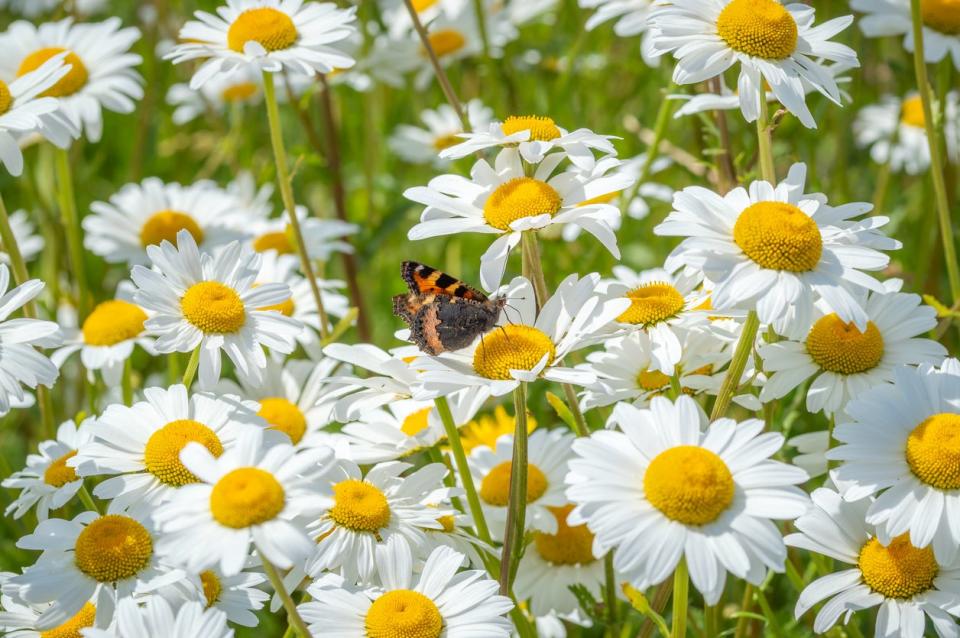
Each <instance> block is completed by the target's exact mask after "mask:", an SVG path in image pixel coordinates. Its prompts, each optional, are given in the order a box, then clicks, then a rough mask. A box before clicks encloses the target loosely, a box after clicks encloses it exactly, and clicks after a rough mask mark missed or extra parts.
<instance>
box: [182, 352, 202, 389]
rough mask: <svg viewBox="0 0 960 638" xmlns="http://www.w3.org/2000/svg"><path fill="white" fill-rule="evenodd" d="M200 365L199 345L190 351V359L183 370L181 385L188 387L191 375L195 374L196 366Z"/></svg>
mask: <svg viewBox="0 0 960 638" xmlns="http://www.w3.org/2000/svg"><path fill="white" fill-rule="evenodd" d="M199 365H200V346H197V347H196V348H194V349H193V352H191V353H190V361H188V362H187V369H186V370H184V372H183V385H185V386H187V390H189V389H190V385H191V384H192V383H193V377H195V376H196V374H197V367H198V366H199Z"/></svg>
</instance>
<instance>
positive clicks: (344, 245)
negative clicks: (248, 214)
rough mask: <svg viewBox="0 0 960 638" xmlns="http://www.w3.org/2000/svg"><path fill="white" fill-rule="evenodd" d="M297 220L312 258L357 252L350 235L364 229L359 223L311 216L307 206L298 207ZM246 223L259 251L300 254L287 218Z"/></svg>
mask: <svg viewBox="0 0 960 638" xmlns="http://www.w3.org/2000/svg"><path fill="white" fill-rule="evenodd" d="M297 220H298V221H299V222H300V231H301V232H302V233H303V242H304V244H306V246H307V253H308V254H309V255H310V258H311V259H316V260H319V261H327V260H329V259H330V256H331V255H332V254H333V253H351V252H353V246H351V245H350V242H349V241H348V238H349V236H350V235H353V234H355V233H356V232H357V231H359V230H360V227H359V226H357V225H356V224H350V223H347V222H343V221H340V220H338V219H318V218H316V217H310V216H309V213H308V211H307V208H306V207H305V206H297ZM244 224H245V230H246V231H247V232H249V233H250V234H251V235H252V236H253V244H252V245H253V249H254V250H255V251H257V252H258V253H265V252H269V251H275V252H277V253H278V254H280V255H290V256H295V255H296V254H297V247H296V239H295V237H294V235H293V230H292V229H291V228H290V224H289V222H288V221H287V219H286V217H273V218H263V219H257V220H255V221H253V223H250V222H249V221H248V220H244Z"/></svg>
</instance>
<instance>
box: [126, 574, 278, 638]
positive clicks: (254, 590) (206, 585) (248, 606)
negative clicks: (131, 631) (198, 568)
mask: <svg viewBox="0 0 960 638" xmlns="http://www.w3.org/2000/svg"><path fill="white" fill-rule="evenodd" d="M266 582H267V577H266V576H264V575H263V574H261V573H260V572H254V571H242V572H240V573H239V574H233V575H232V576H224V575H223V574H221V573H220V572H218V571H217V570H216V569H207V570H204V571H202V572H200V573H199V574H197V575H190V576H188V577H186V578H185V579H184V580H182V581H180V582H178V583H175V584H174V585H173V586H172V587H169V588H167V589H165V590H164V592H163V593H164V595H165V597H166V598H167V599H169V600H171V601H173V600H175V601H176V602H178V603H180V604H185V603H189V602H191V601H194V602H199V603H201V604H202V605H203V608H204V609H210V608H216V609H219V610H220V611H222V612H223V613H225V614H226V615H227V620H229V621H230V622H232V623H236V624H238V625H241V626H243V627H256V626H257V625H258V624H259V622H260V621H259V619H258V618H257V615H256V614H255V613H254V612H255V611H259V610H260V609H263V606H264V605H265V604H266V602H267V601H268V600H270V594H268V593H267V592H265V591H263V590H262V589H260V587H262V586H263V585H264V583H266ZM168 592H169V595H167V594H168ZM138 638H142V637H138Z"/></svg>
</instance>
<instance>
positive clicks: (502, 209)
mask: <svg viewBox="0 0 960 638" xmlns="http://www.w3.org/2000/svg"><path fill="white" fill-rule="evenodd" d="M562 206H563V199H561V197H560V193H558V192H557V191H556V190H554V188H553V186H550V185H549V184H547V183H546V182H541V181H540V180H538V179H533V178H532V177H514V178H513V179H511V180H509V181H506V182H504V183H503V184H500V186H497V188H496V190H494V191H493V192H492V193H490V196H489V197H487V201H486V202H484V204H483V218H484V219H485V220H486V221H487V223H488V224H490V225H491V226H493V227H494V228H498V229H500V230H510V224H512V223H513V222H515V221H517V220H518V219H523V218H524V217H535V216H537V215H550V216H551V217H552V216H553V215H556V214H557V212H558V211H559V210H560V208H561V207H562Z"/></svg>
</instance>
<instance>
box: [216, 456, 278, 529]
mask: <svg viewBox="0 0 960 638" xmlns="http://www.w3.org/2000/svg"><path fill="white" fill-rule="evenodd" d="M285 504H286V494H284V491H283V486H282V485H280V483H279V481H277V479H276V478H274V476H273V474H271V473H270V472H267V471H265V470H261V469H260V468H258V467H241V468H238V469H236V470H233V471H232V472H229V473H228V474H226V475H225V476H224V477H223V478H221V479H220V480H219V481H217V484H216V485H214V486H213V491H212V492H210V513H211V514H212V515H213V518H214V520H216V521H217V522H218V523H220V524H221V525H223V526H224V527H232V528H233V529H242V528H244V527H251V526H253V525H259V524H261V523H266V522H267V521H269V520H273V519H274V518H276V516H277V514H279V513H280V512H282V511H283V507H284V505H285Z"/></svg>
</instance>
